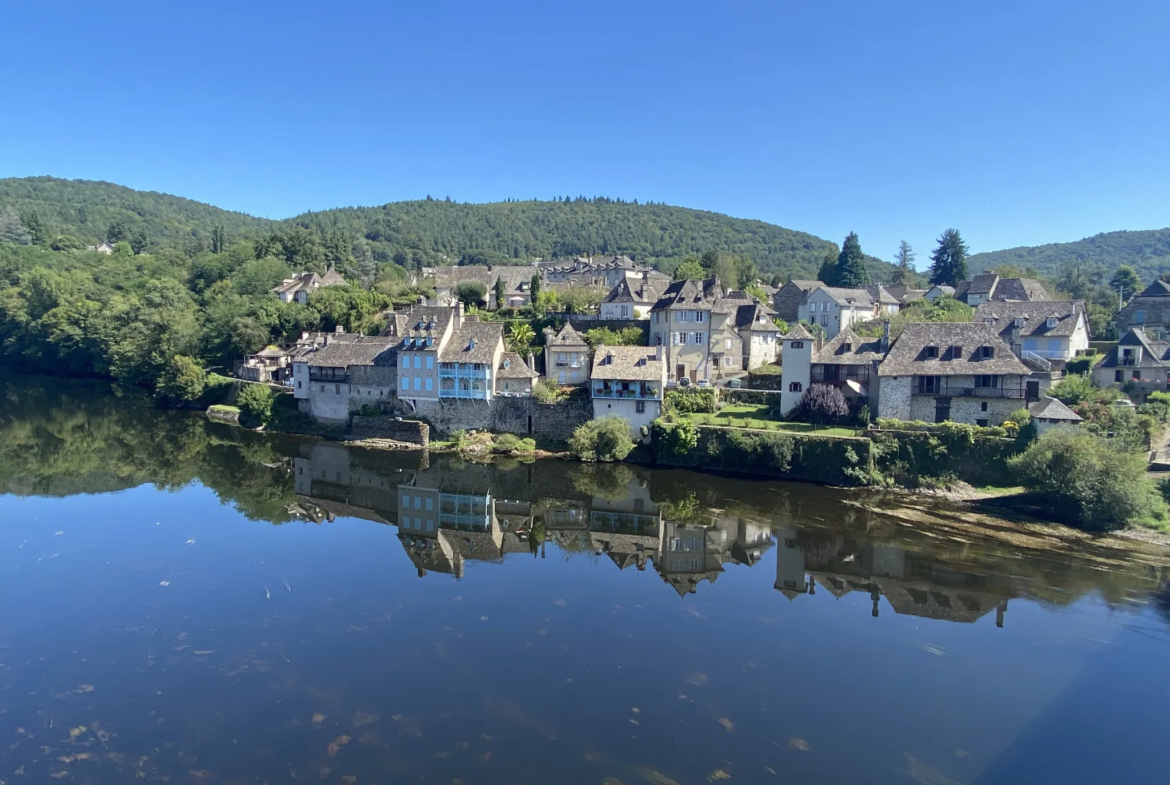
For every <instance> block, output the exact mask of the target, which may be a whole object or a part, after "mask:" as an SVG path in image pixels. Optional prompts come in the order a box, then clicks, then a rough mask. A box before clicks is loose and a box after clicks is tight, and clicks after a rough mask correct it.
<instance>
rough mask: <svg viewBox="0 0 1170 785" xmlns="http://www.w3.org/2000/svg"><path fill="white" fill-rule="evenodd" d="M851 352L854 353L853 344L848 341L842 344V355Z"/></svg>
mask: <svg viewBox="0 0 1170 785" xmlns="http://www.w3.org/2000/svg"><path fill="white" fill-rule="evenodd" d="M851 351H853V344H851V343H849V342H848V341H846V342H845V343H843V344H841V353H842V354H845V353H848V352H851Z"/></svg>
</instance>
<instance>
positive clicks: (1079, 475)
mask: <svg viewBox="0 0 1170 785" xmlns="http://www.w3.org/2000/svg"><path fill="white" fill-rule="evenodd" d="M1010 465H1011V468H1012V470H1013V471H1015V472H1016V473H1017V474H1018V477H1019V479H1020V481H1021V482H1022V483H1023V484H1024V486H1025V487H1027V488H1029V489H1031V490H1033V491H1036V492H1038V493H1040V494H1042V495H1044V496H1045V497H1046V498H1048V499H1050V500H1051V501H1052V503H1053V508H1054V511H1060V510H1066V511H1068V512H1069V513H1070V514H1071V515H1073V516H1075V518H1076V520H1077V521H1078V522H1079V524H1080V525H1081V526H1082V527H1083V528H1086V529H1089V530H1092V531H1108V530H1111V529H1118V528H1121V527H1123V526H1125V525H1127V524H1134V523H1140V522H1164V521H1165V520H1166V502H1165V501H1163V499H1162V497H1161V495H1160V494H1159V492H1158V490H1157V489H1156V488H1155V487H1154V485H1153V483H1152V482H1151V481H1150V480H1149V478H1148V477H1147V476H1146V469H1147V464H1146V459H1145V457H1144V456H1143V455H1141V454H1139V453H1134V452H1129V451H1127V450H1125V449H1121V448H1119V446H1118V445H1117V444H1116V443H1115V442H1112V441H1110V440H1107V439H1102V438H1099V437H1097V436H1093V435H1091V434H1088V433H1080V432H1077V431H1071V430H1066V429H1057V430H1053V431H1049V432H1048V433H1046V434H1044V435H1043V436H1041V437H1040V438H1039V439H1037V440H1036V441H1034V442H1033V443H1032V444H1030V445H1029V446H1028V448H1027V449H1026V450H1025V451H1024V452H1023V453H1022V454H1021V455H1019V456H1017V457H1015V458H1013V459H1012V460H1011V461H1010Z"/></svg>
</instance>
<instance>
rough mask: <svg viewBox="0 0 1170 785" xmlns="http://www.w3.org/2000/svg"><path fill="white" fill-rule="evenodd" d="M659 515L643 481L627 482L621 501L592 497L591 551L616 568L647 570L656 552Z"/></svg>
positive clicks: (590, 519)
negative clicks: (608, 559)
mask: <svg viewBox="0 0 1170 785" xmlns="http://www.w3.org/2000/svg"><path fill="white" fill-rule="evenodd" d="M661 522H662V515H661V514H660V513H659V511H658V505H656V504H655V503H654V501H653V499H651V498H650V490H649V488H648V487H647V486H646V483H644V482H643V481H642V480H640V479H638V478H633V479H631V480H630V483H629V486H628V488H627V492H626V494H625V496H624V498H621V499H612V498H606V497H603V496H594V497H593V500H592V504H591V509H590V511H589V532H590V540H591V542H592V544H593V552H594V553H596V554H597V555H599V556H600V555H603V554H604V555H606V556H608V557H609V558H610V559H611V560H612V561H613V563H614V564H616V565H617V566H618V568H619V569H623V570H624V569H625V568H626V567H636V568H637V569H639V570H644V569H646V562H647V560H648V559H650V558H651V557H652V556H654V555H655V554H656V553H657V550H658V538H659V532H660V525H661Z"/></svg>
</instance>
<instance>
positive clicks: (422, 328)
mask: <svg viewBox="0 0 1170 785" xmlns="http://www.w3.org/2000/svg"><path fill="white" fill-rule="evenodd" d="M403 315H404V316H405V317H406V320H405V332H404V333H402V335H410V334H411V333H418V332H427V331H428V330H430V331H431V332H433V333H435V334H436V336H438V335H442V334H443V333H445V332H446V331H447V323H448V322H450V321H451V319H452V318H453V317H454V316H455V309H454V308H452V307H451V306H449V305H416V306H414V307H412V308H411V309H410V310H409V311H407V312H406V313H405V314H403ZM397 322H398V320H397V319H395V324H396V326H397ZM432 324H433V325H434V327H431V325H432Z"/></svg>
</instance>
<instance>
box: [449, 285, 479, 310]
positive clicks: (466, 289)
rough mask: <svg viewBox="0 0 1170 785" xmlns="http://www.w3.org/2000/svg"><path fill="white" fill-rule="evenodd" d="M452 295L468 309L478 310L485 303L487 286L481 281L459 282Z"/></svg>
mask: <svg viewBox="0 0 1170 785" xmlns="http://www.w3.org/2000/svg"><path fill="white" fill-rule="evenodd" d="M452 293H453V294H454V295H455V298H456V299H457V300H459V301H460V302H461V303H463V304H464V305H466V306H469V307H472V306H473V307H476V308H479V307H481V306H483V305H484V304H485V303H486V302H487V284H485V283H484V282H483V281H460V282H459V283H458V284H456V285H455V289H454V291H453V292H452Z"/></svg>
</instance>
